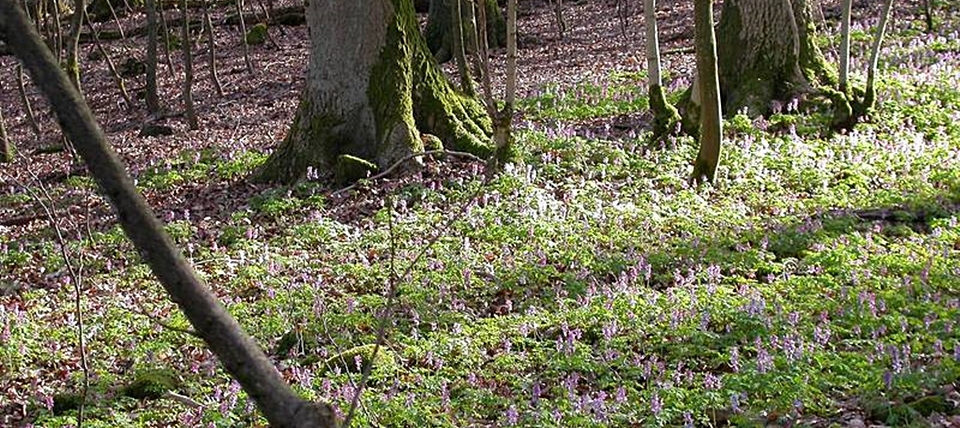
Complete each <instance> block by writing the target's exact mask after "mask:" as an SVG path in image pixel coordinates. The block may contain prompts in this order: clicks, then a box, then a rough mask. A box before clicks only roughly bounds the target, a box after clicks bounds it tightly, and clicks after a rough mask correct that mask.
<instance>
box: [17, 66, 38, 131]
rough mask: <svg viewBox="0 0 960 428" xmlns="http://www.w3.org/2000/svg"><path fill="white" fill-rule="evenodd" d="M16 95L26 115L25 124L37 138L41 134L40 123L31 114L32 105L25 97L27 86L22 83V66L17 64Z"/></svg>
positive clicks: (35, 116)
mask: <svg viewBox="0 0 960 428" xmlns="http://www.w3.org/2000/svg"><path fill="white" fill-rule="evenodd" d="M17 93H18V94H20V102H22V103H23V111H24V112H25V113H26V114H27V123H28V124H29V125H30V129H31V130H32V131H33V134H34V135H36V136H38V137H39V136H40V134H41V131H40V122H37V115H36V114H34V113H33V104H31V103H30V98H29V97H27V85H26V83H24V81H23V66H22V65H20V64H19V63H18V64H17Z"/></svg>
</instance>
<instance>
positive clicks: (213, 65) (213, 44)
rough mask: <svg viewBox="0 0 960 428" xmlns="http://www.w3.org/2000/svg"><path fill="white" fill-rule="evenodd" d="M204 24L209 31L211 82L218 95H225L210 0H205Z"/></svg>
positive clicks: (208, 55)
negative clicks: (219, 72)
mask: <svg viewBox="0 0 960 428" xmlns="http://www.w3.org/2000/svg"><path fill="white" fill-rule="evenodd" d="M203 25H204V27H205V28H206V31H207V62H208V63H209V65H208V68H210V83H212V84H213V89H214V90H215V91H217V96H218V97H222V96H223V85H221V84H220V76H218V75H217V39H216V38H215V37H214V35H213V21H211V20H210V2H209V1H207V0H203Z"/></svg>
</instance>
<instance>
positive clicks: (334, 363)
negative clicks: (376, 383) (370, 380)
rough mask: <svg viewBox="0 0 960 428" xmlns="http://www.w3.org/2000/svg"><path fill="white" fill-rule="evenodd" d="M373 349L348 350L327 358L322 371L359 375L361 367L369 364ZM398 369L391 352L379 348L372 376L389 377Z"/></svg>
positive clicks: (366, 347) (365, 347)
mask: <svg viewBox="0 0 960 428" xmlns="http://www.w3.org/2000/svg"><path fill="white" fill-rule="evenodd" d="M373 348H374V345H373V344H369V345H361V346H357V347H354V348H350V349H348V350H346V351H344V352H341V353H339V354H337V355H334V356H332V357H330V358H328V359H327V361H326V362H325V363H324V369H325V370H327V371H337V370H339V371H340V372H343V373H360V372H361V371H362V370H363V367H365V366H366V365H367V364H370V357H371V355H372V354H373ZM398 369H399V365H398V364H397V358H396V356H394V355H393V352H392V351H390V350H389V349H387V348H385V347H383V346H381V347H380V350H378V351H377V359H376V361H375V362H374V370H373V372H374V374H375V375H378V376H383V375H389V374H392V373H395V372H396V371H397V370H398ZM375 377H376V376H375Z"/></svg>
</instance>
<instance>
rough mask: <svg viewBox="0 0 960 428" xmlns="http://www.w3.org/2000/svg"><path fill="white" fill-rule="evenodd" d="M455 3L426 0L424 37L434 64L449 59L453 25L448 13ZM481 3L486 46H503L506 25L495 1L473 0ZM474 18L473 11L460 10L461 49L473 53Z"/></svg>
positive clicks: (475, 47) (474, 47)
mask: <svg viewBox="0 0 960 428" xmlns="http://www.w3.org/2000/svg"><path fill="white" fill-rule="evenodd" d="M454 1H457V0H430V12H429V14H428V15H427V27H426V28H425V29H424V33H423V34H424V37H425V38H426V39H427V47H429V48H430V52H433V55H434V56H435V57H436V58H437V61H439V62H441V63H443V62H447V61H449V60H450V59H451V58H453V54H454V52H455V51H454V49H455V46H454V37H456V32H455V31H454V30H455V26H454V23H453V11H452V10H451V9H452V8H453V7H454V6H455V4H454ZM475 1H479V2H481V3H482V4H483V5H484V7H485V8H486V9H485V13H486V16H487V33H488V39H487V43H488V44H489V45H490V47H491V48H499V47H503V46H506V41H507V23H506V21H505V20H504V19H503V12H502V11H501V10H500V6H498V5H497V0H475ZM476 21H477V20H476V17H475V16H474V13H473V8H469V7H464V8H461V22H463V35H464V37H463V38H464V40H465V41H464V49H465V50H466V51H467V52H469V53H473V52H476V51H477V37H476V34H477V26H476Z"/></svg>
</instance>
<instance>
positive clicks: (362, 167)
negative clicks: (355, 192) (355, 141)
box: [335, 155, 378, 183]
mask: <svg viewBox="0 0 960 428" xmlns="http://www.w3.org/2000/svg"><path fill="white" fill-rule="evenodd" d="M377 169H378V168H377V165H376V164H374V163H373V162H370V161H367V160H364V159H360V158H358V157H356V156H351V155H340V156H337V166H336V167H335V175H336V179H337V181H339V182H341V183H350V182H354V181H357V180H360V179H364V178H367V177H369V176H371V175H373V173H374V172H376V171H377Z"/></svg>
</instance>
